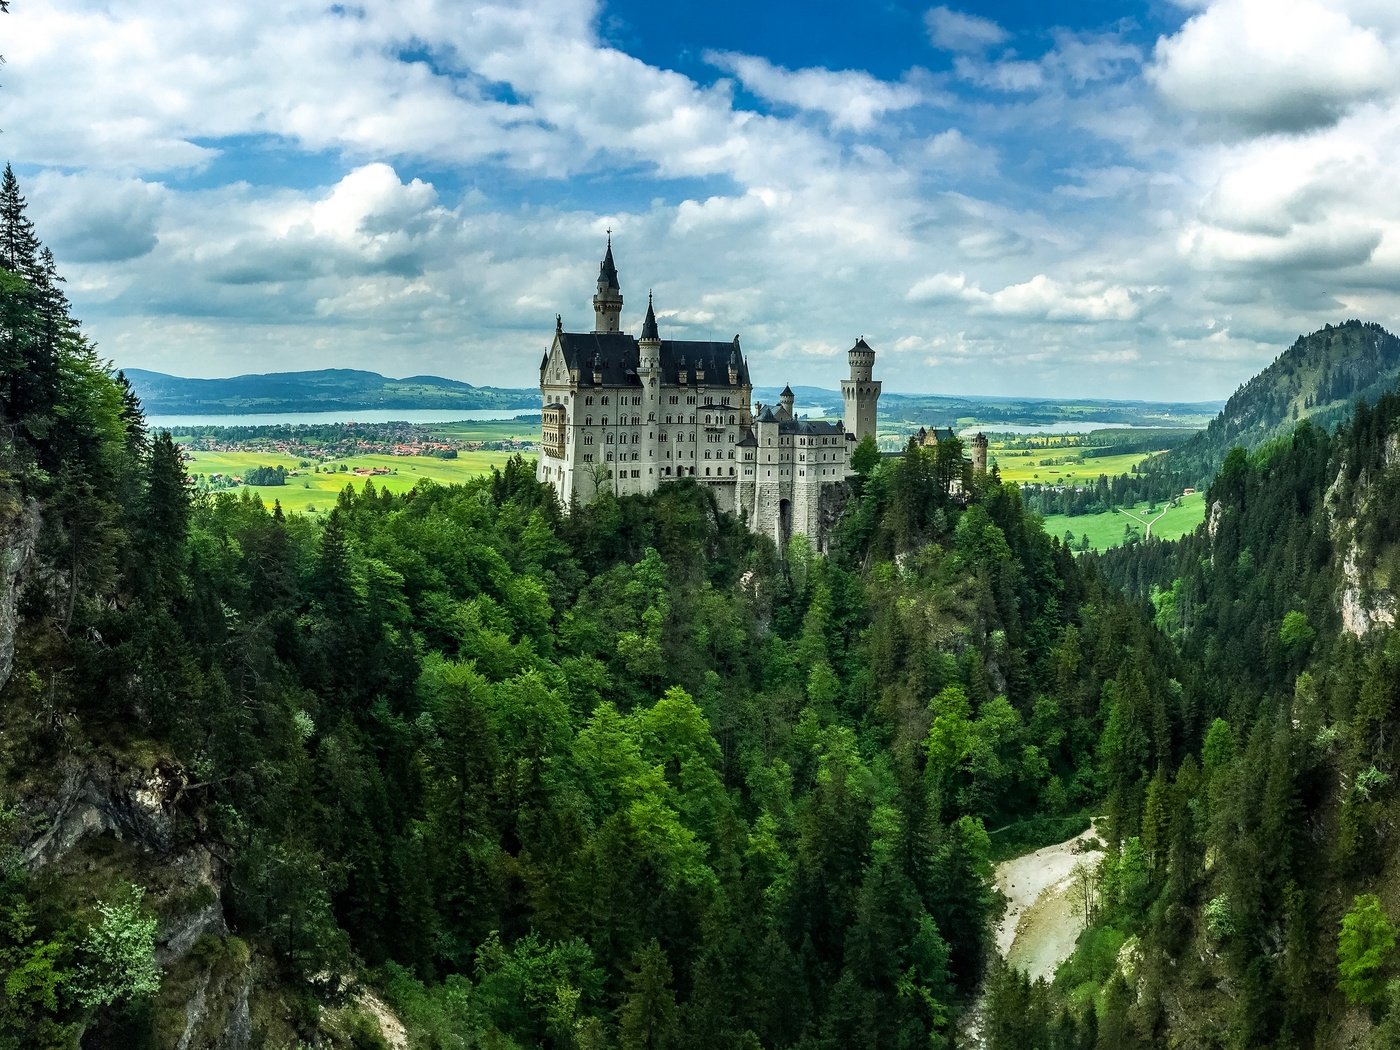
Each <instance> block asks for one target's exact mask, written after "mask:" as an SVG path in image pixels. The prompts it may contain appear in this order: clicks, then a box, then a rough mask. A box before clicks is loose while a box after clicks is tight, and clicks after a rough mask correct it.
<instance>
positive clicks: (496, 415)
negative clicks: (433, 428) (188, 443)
mask: <svg viewBox="0 0 1400 1050" xmlns="http://www.w3.org/2000/svg"><path fill="white" fill-rule="evenodd" d="M516 416H532V417H535V418H538V416H539V409H529V408H447V409H437V408H432V409H426V408H425V409H412V408H382V409H381V408H373V409H370V408H367V409H364V410H362V411H356V412H343V411H342V412H252V413H247V414H234V415H198V414H191V415H172V416H156V415H152V416H147V417H146V425H147V426H149V427H150V428H152V429H153V430H174V429H176V428H179V427H267V426H287V425H289V424H292V423H399V422H404V423H463V422H481V421H483V420H491V419H514V418H515V417H516Z"/></svg>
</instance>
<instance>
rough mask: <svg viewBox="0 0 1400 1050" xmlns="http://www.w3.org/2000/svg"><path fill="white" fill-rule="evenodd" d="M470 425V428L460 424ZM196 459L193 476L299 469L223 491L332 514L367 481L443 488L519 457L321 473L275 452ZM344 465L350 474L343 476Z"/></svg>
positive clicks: (334, 468) (362, 461)
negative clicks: (281, 481) (373, 472)
mask: <svg viewBox="0 0 1400 1050" xmlns="http://www.w3.org/2000/svg"><path fill="white" fill-rule="evenodd" d="M459 425H468V424H459ZM191 455H193V457H194V459H193V461H192V462H190V463H189V464H188V470H189V472H190V474H192V475H198V474H204V475H209V474H214V473H221V474H232V475H234V476H242V474H243V472H244V471H246V470H248V469H249V468H251V467H275V466H278V465H279V464H280V465H281V466H284V467H286V468H287V469H288V470H289V471H291V470H298V471H299V472H298V473H297V474H296V475H295V476H294V477H289V478H288V479H287V484H285V485H265V486H261V487H259V486H252V485H239V486H237V487H236V488H232V489H225V490H223V491H226V492H232V493H234V494H235V495H236V494H238V493H241V492H257V493H258V494H259V495H260V496H261V497H262V500H263V502H264V503H266V504H267V505H268V506H269V507H271V506H272V501H273V500H278V501H280V502H281V504H282V509H283V510H288V511H292V510H300V511H327V510H329V509H330V508H331V507H333V506H334V505H335V500H336V496H337V495H339V493H340V490H341V489H343V488H345V486H346V485H354V486H355V488H356V489H361V488H363V487H364V484H365V481H366V480H372V481H373V482H374V485H375V487H376V488H379V489H388V490H389V491H390V492H407V491H408V490H409V489H411V488H413V486H414V485H416V484H417V483H418V482H419V481H420V480H421V479H423V478H428V479H429V480H431V481H435V482H438V483H439V484H442V485H451V484H453V483H456V482H462V481H466V480H467V479H469V478H474V477H478V476H480V475H482V474H486V473H488V472H489V471H490V470H491V468H492V467H499V466H500V465H501V464H503V463H504V462H505V461H506V460H507V459H509V458H510V457H511V455H513V453H510V452H460V453H458V455H457V458H456V459H434V458H432V457H430V456H350V457H347V458H345V459H337V460H332V461H330V462H328V463H322V464H320V467H321V471H320V473H312V471H311V468H310V467H303V468H298V467H297V464H298V463H300V462H302V460H300V459H299V458H298V457H296V456H282V455H278V454H277V453H274V452H194V453H191ZM342 463H343V464H344V465H345V467H346V471H345V473H343V474H342V473H340V466H341V464H342ZM356 467H388V468H389V470H391V471H392V472H393V473H390V474H381V475H379V476H378V477H374V478H366V477H365V476H363V475H358V474H355V473H353V471H354V469H355V468H356Z"/></svg>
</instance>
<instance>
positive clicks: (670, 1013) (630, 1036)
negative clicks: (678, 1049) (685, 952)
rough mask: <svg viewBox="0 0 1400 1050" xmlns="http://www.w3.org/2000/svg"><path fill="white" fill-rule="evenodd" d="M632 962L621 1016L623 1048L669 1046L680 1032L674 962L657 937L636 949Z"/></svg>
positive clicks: (651, 1049) (640, 1049) (650, 1049)
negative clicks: (671, 962) (672, 976)
mask: <svg viewBox="0 0 1400 1050" xmlns="http://www.w3.org/2000/svg"><path fill="white" fill-rule="evenodd" d="M633 964H634V966H635V969H633V971H632V972H631V973H629V974H628V975H627V996H626V998H625V999H624V1000H623V1003H622V1010H621V1011H620V1013H619V1017H618V1028H619V1032H618V1035H619V1042H620V1043H621V1045H622V1050H666V1048H667V1047H670V1046H672V1045H674V1043H675V1041H676V1037H677V1035H679V1031H678V1029H677V1026H676V993H675V992H673V991H672V990H671V964H670V962H669V961H667V959H666V953H665V952H664V951H662V950H661V945H660V944H659V943H657V941H656V940H655V938H653V939H652V941H651V943H650V944H647V945H645V946H644V947H643V948H642V949H641V950H640V951H638V952H637V954H636V956H635V957H634V959H633Z"/></svg>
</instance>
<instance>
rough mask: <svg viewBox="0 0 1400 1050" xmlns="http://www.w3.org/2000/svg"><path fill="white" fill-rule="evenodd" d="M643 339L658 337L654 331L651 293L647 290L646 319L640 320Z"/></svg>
mask: <svg viewBox="0 0 1400 1050" xmlns="http://www.w3.org/2000/svg"><path fill="white" fill-rule="evenodd" d="M642 338H643V339H660V338H661V336H660V334H658V333H657V331H656V311H655V310H653V309H652V308H651V293H650V292H647V319H646V320H645V321H643V322H642Z"/></svg>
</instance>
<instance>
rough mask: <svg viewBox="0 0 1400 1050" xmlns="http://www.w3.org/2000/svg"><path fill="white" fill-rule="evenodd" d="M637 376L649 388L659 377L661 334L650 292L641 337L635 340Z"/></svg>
mask: <svg viewBox="0 0 1400 1050" xmlns="http://www.w3.org/2000/svg"><path fill="white" fill-rule="evenodd" d="M637 375H638V376H640V377H641V379H642V383H643V385H645V386H649V387H654V386H655V384H656V381H657V380H658V379H659V377H660V375H661V333H660V332H658V331H657V329H656V311H655V310H654V309H652V305H651V293H650V292H647V318H646V320H645V321H643V322H642V337H641V339H639V340H637Z"/></svg>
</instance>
